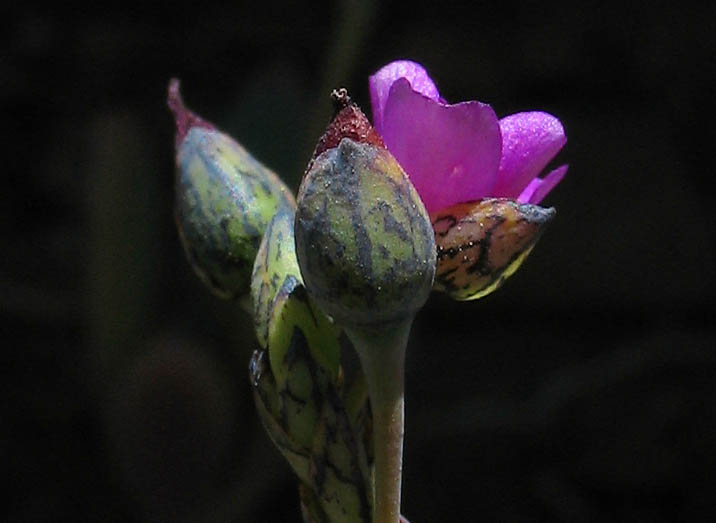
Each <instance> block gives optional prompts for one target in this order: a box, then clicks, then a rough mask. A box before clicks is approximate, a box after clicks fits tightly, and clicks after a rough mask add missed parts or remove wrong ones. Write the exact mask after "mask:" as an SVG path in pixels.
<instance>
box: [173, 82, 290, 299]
mask: <svg viewBox="0 0 716 523" xmlns="http://www.w3.org/2000/svg"><path fill="white" fill-rule="evenodd" d="M168 103H169V107H170V108H171V110H172V112H173V113H174V116H175V118H176V124H177V137H176V147H177V158H176V161H177V180H176V202H175V204H176V221H177V228H178V229H179V235H180V237H181V241H182V244H183V246H184V250H185V252H186V255H187V258H188V259H189V263H190V264H191V265H192V267H193V268H194V271H195V272H196V274H197V275H198V276H199V278H200V279H201V280H202V281H204V282H205V283H206V284H207V285H208V286H209V288H210V289H211V290H212V291H213V292H214V293H215V294H216V295H218V296H220V297H222V298H236V297H240V296H242V295H244V294H246V293H247V292H248V288H249V281H250V277H251V270H252V267H253V264H254V258H255V257H256V251H257V250H258V248H259V243H260V242H261V238H262V236H263V233H264V230H265V229H266V226H267V225H268V223H269V221H270V220H271V218H272V217H273V215H274V214H275V213H276V212H277V211H278V210H279V209H280V208H282V207H289V208H294V207H295V203H294V201H293V197H292V196H291V194H290V192H289V190H288V189H287V187H286V186H285V185H284V183H283V182H282V181H281V180H280V179H279V177H278V176H276V174H274V173H273V172H272V171H271V170H269V169H268V168H266V167H265V166H264V165H262V164H261V163H259V162H258V161H257V160H256V159H255V158H254V157H253V156H251V155H250V154H249V153H248V152H247V151H246V149H244V148H243V147H242V146H241V145H239V144H238V143H237V142H235V141H234V140H233V139H232V138H231V137H229V136H227V135H226V134H223V133H221V132H219V131H217V130H216V129H214V127H213V125H211V124H209V123H208V122H206V121H204V120H202V119H201V118H199V117H198V116H197V115H195V114H194V113H192V112H191V111H189V110H188V109H186V107H184V104H183V102H182V100H181V96H180V94H179V83H178V81H177V80H172V82H171V83H170V85H169V102H168Z"/></svg>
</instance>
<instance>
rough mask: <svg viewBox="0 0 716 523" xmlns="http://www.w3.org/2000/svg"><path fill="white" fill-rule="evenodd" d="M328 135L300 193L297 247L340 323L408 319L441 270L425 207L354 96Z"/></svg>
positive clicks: (314, 286)
mask: <svg viewBox="0 0 716 523" xmlns="http://www.w3.org/2000/svg"><path fill="white" fill-rule="evenodd" d="M356 119H358V120H365V122H363V121H358V122H356ZM366 124H367V126H366ZM326 137H328V139H322V141H321V142H319V147H318V148H317V149H316V152H317V153H318V154H317V156H316V157H315V158H314V159H313V160H312V163H311V164H310V165H309V169H308V171H307V173H306V175H305V177H304V179H303V181H302V183H301V188H300V189H299V196H298V210H297V213H296V225H295V232H296V255H297V257H298V263H299V266H300V268H301V274H302V276H303V280H304V283H305V285H306V288H307V290H308V292H309V294H310V295H311V298H312V299H314V300H315V301H316V302H317V303H318V305H319V306H320V307H321V308H322V309H323V310H324V311H325V312H326V313H327V314H329V315H330V316H332V317H333V318H334V319H335V320H336V321H337V322H338V323H339V324H343V325H346V326H368V325H376V324H382V323H386V322H391V321H396V320H402V319H405V318H407V317H409V316H411V315H412V314H414V313H415V312H416V311H417V310H418V309H419V308H420V307H421V306H422V305H423V304H424V303H425V300H426V299H427V297H428V295H429V293H430V289H431V286H432V281H433V275H434V272H435V254H436V250H435V242H434V236H433V230H432V226H431V224H430V220H429V218H428V215H427V212H426V211H425V207H424V206H423V203H422V201H421V200H420V197H419V196H418V193H417V192H416V190H415V188H414V187H413V186H412V184H411V183H410V181H409V180H408V177H407V175H406V174H405V173H404V172H403V169H402V168H401V167H400V165H399V164H398V162H397V161H396V160H395V158H393V156H392V155H391V154H390V152H388V150H387V149H385V148H384V147H382V146H381V144H382V142H380V141H379V140H380V137H379V136H377V134H375V131H373V130H372V128H371V127H370V124H368V123H367V120H366V119H365V116H364V115H363V113H362V112H360V110H358V109H357V107H355V106H354V105H352V104H349V103H346V106H345V107H344V108H343V109H342V110H341V111H340V112H339V113H338V115H337V116H336V118H334V120H333V122H332V123H331V125H329V128H328V130H327V131H326V133H325V135H324V138H326ZM375 137H377V140H378V141H376V140H375ZM321 143H327V144H328V147H323V149H324V150H322V151H321V149H322V147H320V145H321Z"/></svg>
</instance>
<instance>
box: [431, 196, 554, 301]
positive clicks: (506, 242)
mask: <svg viewBox="0 0 716 523" xmlns="http://www.w3.org/2000/svg"><path fill="white" fill-rule="evenodd" d="M554 215H555V210H554V209H553V208H549V209H545V208H543V207H539V206H537V205H532V204H527V203H519V202H516V201H513V200H507V199H500V198H488V199H485V200H481V201H478V202H468V203H460V204H457V205H454V206H452V207H449V208H447V209H444V210H442V211H440V212H438V213H436V214H434V215H433V216H432V221H433V227H434V229H435V242H436V243H437V247H438V261H437V271H436V273H435V289H436V290H439V291H444V292H446V293H447V294H448V295H449V296H450V297H452V298H454V299H456V300H474V299H477V298H482V297H483V296H486V295H487V294H490V293H491V292H492V291H494V290H495V289H497V288H498V287H499V286H500V285H502V283H503V282H504V281H505V280H506V279H507V278H508V277H510V276H511V275H512V274H513V273H514V272H515V271H516V270H517V269H518V268H519V266H520V265H521V264H522V262H523V261H524V260H525V259H526V258H527V256H528V255H529V253H530V251H531V250H532V247H534V245H535V243H536V242H537V240H538V239H539V238H540V236H541V235H542V232H543V231H544V228H545V227H546V225H547V223H549V221H550V220H551V219H552V218H553V217H554Z"/></svg>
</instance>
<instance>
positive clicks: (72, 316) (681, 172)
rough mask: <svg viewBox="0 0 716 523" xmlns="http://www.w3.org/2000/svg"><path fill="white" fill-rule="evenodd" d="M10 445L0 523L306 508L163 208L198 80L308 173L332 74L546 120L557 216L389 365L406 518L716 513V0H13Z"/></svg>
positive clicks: (230, 310)
mask: <svg viewBox="0 0 716 523" xmlns="http://www.w3.org/2000/svg"><path fill="white" fill-rule="evenodd" d="M3 11H4V12H3V16H2V19H3V22H2V25H3V26H4V28H5V29H3V31H2V33H3V36H2V37H1V38H2V41H3V44H2V46H3V52H2V54H1V55H0V56H1V58H0V104H1V105H0V106H1V107H2V114H3V117H2V125H3V128H4V132H3V141H2V166H3V169H2V172H3V182H2V186H3V190H2V196H3V197H2V206H0V217H1V218H0V227H2V229H1V230H2V238H3V240H4V246H3V249H2V252H3V255H2V256H1V257H0V312H1V315H0V328H1V329H2V338H3V343H2V345H3V347H4V348H3V349H2V352H1V353H0V354H2V356H0V357H1V358H2V367H1V368H2V371H1V372H2V374H1V375H0V376H1V377H2V386H3V390H4V399H3V402H2V406H3V410H2V420H1V422H0V457H1V458H2V463H3V469H4V473H3V476H4V480H5V482H6V486H5V487H3V491H4V492H6V493H9V497H8V498H7V499H9V500H10V501H9V503H7V504H6V505H5V506H4V507H3V510H2V511H3V512H6V516H5V517H3V519H4V520H9V521H110V522H111V521H137V522H139V521H202V522H203V521H250V522H254V521H255V522H268V521H296V522H298V521H299V519H300V517H299V513H298V508H297V503H298V502H297V494H296V491H295V485H294V481H293V479H292V477H291V473H290V472H289V469H288V466H287V465H285V464H284V463H283V462H282V459H281V458H280V456H279V455H278V452H276V451H275V450H274V449H273V448H272V446H271V444H270V442H269V441H268V438H267V437H266V435H265V434H264V433H263V429H262V428H261V427H260V425H259V424H258V419H257V417H256V415H255V412H254V407H253V403H252V400H251V396H250V389H249V384H248V381H247V370H246V369H247V363H248V359H249V356H250V353H251V351H252V350H253V348H254V347H255V343H256V342H255V340H254V337H253V331H252V327H251V324H250V321H249V319H248V318H247V317H246V316H245V315H244V313H242V312H241V311H240V310H239V309H238V307H237V306H236V305H235V304H231V303H225V302H221V301H219V300H218V299H215V298H214V297H212V296H211V295H210V294H209V293H208V292H207V291H205V289H204V288H203V287H202V285H201V284H200V282H199V281H198V280H197V279H196V278H195V277H194V276H193V274H192V272H191V269H190V267H189V265H188V264H187V262H186V260H185V259H184V255H183V253H182V251H181V247H180V244H179V241H178V238H177V234H176V231H175V229H174V225H173V216H172V186H173V169H174V167H173V162H174V160H173V128H172V125H173V124H172V120H171V118H170V115H169V113H168V111H167V110H166V105H165V94H166V86H167V83H168V80H169V78H170V77H171V76H178V77H180V78H181V79H182V82H183V91H184V96H185V99H186V101H187V103H188V105H189V106H190V107H192V108H194V109H195V110H196V111H197V112H199V113H200V114H202V115H203V116H205V117H206V118H207V119H209V120H211V121H213V122H214V123H216V124H217V125H218V126H219V127H220V128H222V129H224V130H226V131H228V132H229V133H231V134H232V135H233V136H234V137H236V138H237V139H238V140H239V141H241V142H242V143H243V144H244V145H245V146H247V147H248V148H249V149H250V150H251V151H253V152H254V154H255V155H256V156H257V157H258V158H259V159H261V160H263V161H264V162H265V163H267V164H268V165H269V166H271V167H272V168H274V169H275V170H276V171H277V172H279V173H280V174H281V175H282V176H283V177H284V178H285V179H286V180H287V182H288V183H289V184H290V185H291V186H292V187H294V188H295V187H296V186H297V184H298V182H299V177H300V175H301V173H302V170H303V166H304V165H305V164H306V162H307V160H308V158H309V156H310V153H311V150H312V147H313V144H314V143H315V141H316V139H317V137H318V136H319V134H320V132H321V129H322V127H323V126H324V125H325V124H326V122H327V120H328V118H329V115H330V110H331V109H330V103H329V99H328V93H329V92H330V90H331V88H333V87H336V86H346V87H348V88H349V89H350V91H351V92H352V94H353V97H354V99H356V100H357V101H358V102H359V103H361V104H362V105H363V106H364V108H365V109H366V110H368V109H369V103H368V102H369V98H368V90H367V78H368V75H369V74H371V73H372V72H374V71H375V70H376V69H378V68H379V67H380V66H382V65H383V64H385V63H387V62H388V61H390V60H393V59H397V58H412V59H414V60H417V61H419V62H421V63H423V64H424V65H425V66H426V67H427V69H428V70H429V71H430V73H431V75H432V77H433V78H434V79H435V81H436V82H437V85H438V87H439V88H440V91H441V93H442V95H443V96H444V97H445V98H446V99H447V100H450V101H452V102H456V101H461V100H469V99H479V100H481V101H485V102H489V103H491V104H492V105H493V107H494V108H495V110H496V112H497V114H498V115H506V114H510V113H513V112H517V111H522V110H530V109H541V110H545V111H548V112H551V113H553V114H555V115H557V116H559V118H560V119H561V120H562V122H563V124H564V126H565V129H566V132H567V135H568V139H569V142H568V144H567V146H566V147H565V149H564V150H563V151H562V153H561V154H560V156H559V158H558V159H557V161H556V163H555V165H556V164H557V163H562V162H567V163H569V164H570V170H569V173H568V174H567V177H566V178H565V180H564V181H563V182H562V184H560V185H559V186H558V187H557V188H556V189H555V190H554V191H553V192H552V193H551V194H550V195H549V196H548V198H547V199H546V200H545V202H544V204H546V205H553V206H555V207H556V208H557V209H558V216H557V219H556V220H555V221H554V222H553V224H552V225H551V227H550V228H549V229H548V231H547V232H546V233H545V235H544V236H543V238H542V240H541V241H540V243H539V245H538V246H537V248H536V249H535V250H534V252H533V254H532V255H531V256H530V258H529V260H528V261H527V262H526V264H525V265H524V266H523V268H522V269H521V270H520V271H519V272H518V273H517V274H516V275H515V276H514V277H512V278H511V279H510V280H509V281H508V282H507V283H506V284H505V286H504V287H503V288H502V289H500V290H499V291H498V292H497V293H495V294H494V295H492V296H490V297H488V298H486V299H484V300H480V301H477V302H471V303H453V302H451V301H449V300H448V299H446V298H445V297H443V296H440V295H434V296H433V297H432V298H431V300H430V301H429V302H428V304H427V306H426V307H425V309H424V310H423V311H422V312H421V313H420V314H419V316H418V318H417V320H416V324H415V327H414V330H413V335H412V338H411V344H410V347H409V352H408V360H407V388H408V390H407V436H406V452H405V477H404V488H403V512H404V513H405V514H406V516H408V518H409V519H411V521H413V523H415V522H418V523H420V522H452V521H456V522H457V521H516V522H522V521H525V522H532V521H566V522H572V521H629V522H637V521H648V522H661V521H712V520H713V517H714V515H713V514H711V515H710V516H707V515H706V512H705V511H711V510H713V507H714V491H715V489H716V477H715V476H716V354H714V350H716V343H715V342H716V325H714V321H713V317H714V314H713V313H714V304H715V300H714V295H715V293H716V280H715V278H714V275H715V274H714V272H715V271H714V265H715V262H716V257H715V255H714V249H715V247H714V239H715V238H714V236H715V235H714V232H715V230H716V229H715V228H714V220H713V212H714V211H713V198H712V192H711V188H710V187H711V181H712V180H711V178H713V175H714V166H713V164H714V139H715V138H716V136H715V134H716V133H714V129H713V120H714V114H713V112H712V111H711V110H710V109H709V108H708V107H709V105H710V104H711V103H712V99H713V92H714V91H713V90H714V85H716V82H714V71H716V63H715V59H714V56H716V52H715V49H714V34H715V33H716V8H714V4H713V3H712V2H704V3H701V4H699V3H685V5H680V6H678V7H677V3H676V2H673V3H658V2H657V3H654V2H643V3H629V2H619V3H604V2H596V1H594V2H559V3H554V4H549V3H543V2H507V1H506V2H500V3H498V4H479V3H475V4H474V5H471V6H470V7H457V6H451V5H449V4H445V3H434V4H432V5H431V6H428V7H425V8H418V7H417V4H399V3H396V2H370V1H366V2H358V1H356V2H351V1H348V0H346V1H344V2H339V3H336V4H333V3H325V2H323V3H322V2H310V3H287V4H285V5H284V4H279V3H272V2H255V3H251V4H249V3H245V2H241V1H236V2H233V3H231V4H227V5H223V6H221V5H217V4H212V3H208V2H198V3H195V4H194V5H192V6H190V7H181V6H178V5H167V6H166V7H165V9H164V10H159V9H158V8H157V7H156V6H154V7H151V8H150V7H147V6H142V5H130V4H127V3H122V4H117V5H116V6H114V7H107V6H103V7H101V8H100V6H99V3H93V4H91V5H81V4H79V5H72V4H62V5H61V6H60V5H58V6H57V8H55V9H53V10H47V9H41V8H39V7H36V6H33V5H32V4H31V3H28V2H23V3H18V4H16V6H15V7H13V8H3Z"/></svg>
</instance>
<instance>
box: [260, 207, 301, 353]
mask: <svg viewBox="0 0 716 523" xmlns="http://www.w3.org/2000/svg"><path fill="white" fill-rule="evenodd" d="M294 214H295V210H294V208H293V207H284V208H282V209H279V211H278V212H277V213H276V214H275V215H274V217H273V218H272V219H271V221H270V222H269V224H268V227H267V228H266V232H265V233H264V236H263V239H262V240H261V245H260V246H259V250H258V253H257V254H256V260H255V261H254V268H253V272H252V275H251V303H252V308H253V317H254V326H255V328H256V337H257V338H258V340H259V344H260V345H261V347H263V348H267V346H268V330H269V319H270V317H271V312H272V310H273V305H274V299H275V298H276V294H278V291H279V289H281V287H282V286H283V285H284V283H285V281H286V279H287V278H291V279H292V281H293V282H294V283H293V284H292V285H291V286H290V288H291V289H292V288H293V287H295V285H300V284H302V283H303V280H302V279H301V271H300V269H299V268H298V261H297V260H296V246H295V242H294V240H293V223H294Z"/></svg>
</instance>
